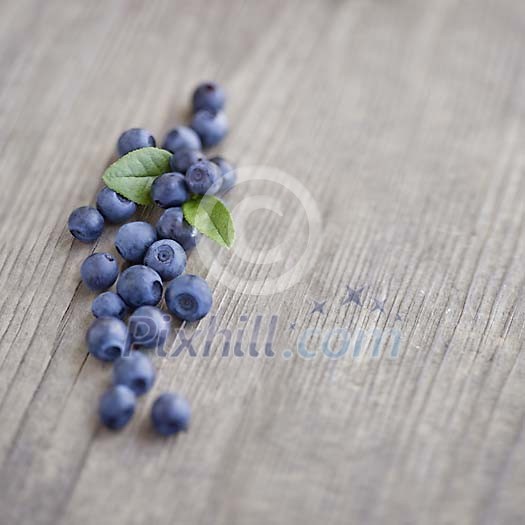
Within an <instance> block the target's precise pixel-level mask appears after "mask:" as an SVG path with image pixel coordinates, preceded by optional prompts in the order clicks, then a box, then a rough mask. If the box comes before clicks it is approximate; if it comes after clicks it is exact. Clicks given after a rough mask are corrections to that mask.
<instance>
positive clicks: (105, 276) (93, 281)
mask: <svg viewBox="0 0 525 525" xmlns="http://www.w3.org/2000/svg"><path fill="white" fill-rule="evenodd" d="M80 276H81V277H82V280H83V281H84V284H85V285H86V286H87V287H88V288H89V289H90V290H95V291H101V290H107V289H108V288H109V287H110V286H111V285H112V284H113V283H114V282H115V281H116V280H117V276H118V264H117V261H116V260H115V257H113V255H111V254H110V253H94V254H92V255H90V256H89V257H87V258H86V259H85V260H84V262H83V263H82V266H81V267H80Z"/></svg>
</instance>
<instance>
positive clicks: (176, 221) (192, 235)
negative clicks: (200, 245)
mask: <svg viewBox="0 0 525 525" xmlns="http://www.w3.org/2000/svg"><path fill="white" fill-rule="evenodd" d="M157 233H158V235H159V237H160V238H162V239H173V240H174V241H177V242H178V243H179V244H180V245H181V246H182V247H183V248H184V249H185V250H186V251H188V250H191V249H192V248H195V246H196V245H197V242H198V240H199V239H200V233H199V232H198V231H197V229H196V228H194V227H193V226H191V225H190V224H188V223H187V222H186V221H185V220H184V214H183V213H182V209H181V208H168V209H167V210H166V211H165V212H164V213H163V214H162V215H161V216H160V219H159V221H158V222H157Z"/></svg>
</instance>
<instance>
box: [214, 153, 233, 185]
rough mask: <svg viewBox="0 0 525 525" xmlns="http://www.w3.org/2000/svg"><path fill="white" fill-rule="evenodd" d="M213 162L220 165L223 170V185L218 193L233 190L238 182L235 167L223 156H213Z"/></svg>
mask: <svg viewBox="0 0 525 525" xmlns="http://www.w3.org/2000/svg"><path fill="white" fill-rule="evenodd" d="M210 160H211V162H213V163H214V164H216V165H217V166H219V169H220V171H221V181H222V182H221V187H220V189H219V191H218V193H226V192H227V191H229V190H231V189H232V188H233V187H234V186H235V184H236V182H237V172H236V171H235V167H234V166H233V165H232V164H230V163H229V162H228V161H227V160H225V159H223V158H222V157H213V159H210Z"/></svg>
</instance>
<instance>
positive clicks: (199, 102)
mask: <svg viewBox="0 0 525 525" xmlns="http://www.w3.org/2000/svg"><path fill="white" fill-rule="evenodd" d="M225 102H226V95H225V93H224V90H223V89H222V88H221V86H219V85H218V84H216V83H215V82H205V83H203V84H200V85H199V86H197V89H195V91H194V92H193V97H192V103H193V111H199V110H201V109H208V110H210V111H220V110H221V109H223V108H224V104H225Z"/></svg>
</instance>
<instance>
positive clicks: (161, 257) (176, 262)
mask: <svg viewBox="0 0 525 525" xmlns="http://www.w3.org/2000/svg"><path fill="white" fill-rule="evenodd" d="M144 264H145V265H146V266H149V267H150V268H153V269H154V270H155V271H156V272H157V273H158V274H159V275H160V276H161V277H162V279H163V280H164V281H169V280H170V279H174V278H175V277H178V276H179V275H180V274H181V273H182V272H183V271H184V270H185V269H186V252H185V251H184V248H183V247H182V246H181V245H180V244H179V243H178V242H176V241H173V240H171V239H161V240H160V241H155V242H154V243H153V244H152V245H151V246H150V247H149V248H148V251H147V252H146V257H144Z"/></svg>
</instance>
